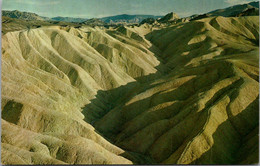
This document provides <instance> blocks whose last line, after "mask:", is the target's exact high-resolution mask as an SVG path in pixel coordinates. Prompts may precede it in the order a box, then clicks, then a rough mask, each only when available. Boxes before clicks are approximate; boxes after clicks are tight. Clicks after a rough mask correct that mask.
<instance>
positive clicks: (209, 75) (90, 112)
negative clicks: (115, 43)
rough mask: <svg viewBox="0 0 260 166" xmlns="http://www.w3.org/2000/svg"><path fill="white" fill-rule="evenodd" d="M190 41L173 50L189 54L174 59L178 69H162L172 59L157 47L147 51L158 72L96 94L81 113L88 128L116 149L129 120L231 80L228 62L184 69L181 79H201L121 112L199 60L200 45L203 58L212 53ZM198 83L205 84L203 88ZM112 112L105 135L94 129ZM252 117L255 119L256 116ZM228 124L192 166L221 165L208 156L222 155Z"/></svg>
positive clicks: (143, 156)
mask: <svg viewBox="0 0 260 166" xmlns="http://www.w3.org/2000/svg"><path fill="white" fill-rule="evenodd" d="M176 28H177V27H176ZM187 30H189V29H187ZM164 31H165V32H166V31H167V30H164ZM176 31H177V32H176V33H180V30H178V29H176ZM152 33H160V31H154V32H152ZM191 33H194V32H191ZM198 34H200V33H198ZM150 35H151V34H148V35H146V38H147V39H148V38H149V39H151V38H150ZM192 37H193V35H188V37H187V38H185V39H184V41H183V43H185V44H184V45H183V46H182V48H183V49H182V50H176V51H175V52H176V53H177V54H176V55H175V54H174V55H173V56H178V55H181V54H182V53H183V52H185V51H188V50H189V51H190V52H189V53H188V54H187V55H186V56H179V57H177V59H176V60H174V61H175V62H177V61H179V62H180V64H177V65H178V67H177V68H176V66H169V67H168V66H166V65H165V61H167V60H168V59H170V58H171V57H169V58H164V57H162V53H161V51H160V50H158V48H157V47H156V46H152V47H151V48H149V50H150V51H152V52H153V53H154V54H155V55H156V56H157V59H158V60H159V61H160V65H158V66H157V67H156V69H157V70H158V71H157V72H156V73H152V74H149V75H146V76H141V77H138V78H135V79H136V81H135V82H131V83H128V84H126V85H122V86H120V87H118V88H115V89H111V90H106V91H103V90H99V91H98V92H97V95H96V98H95V99H93V100H91V103H90V104H88V105H86V106H85V107H84V108H83V111H82V113H83V114H84V116H85V119H84V120H85V121H86V122H88V123H89V124H91V125H92V126H94V127H95V128H96V132H97V133H99V134H100V135H102V136H103V137H104V138H105V139H107V140H108V141H109V142H111V143H112V144H116V145H117V142H118V140H117V139H118V138H116V137H115V136H116V135H117V134H118V133H120V132H121V130H122V128H123V126H124V125H125V124H124V123H122V122H127V121H129V119H128V118H130V119H131V118H134V117H136V116H137V115H139V114H141V113H143V112H144V111H145V110H146V109H147V108H151V107H152V106H154V105H156V104H157V105H158V104H160V103H162V102H165V101H173V100H176V101H185V100H187V99H188V98H192V96H194V95H195V94H197V93H198V92H203V91H205V90H208V89H210V88H211V87H212V85H213V83H216V82H218V81H220V80H223V79H225V78H230V77H231V76H233V74H234V73H233V72H232V70H231V69H230V67H231V65H230V64H229V63H228V62H226V63H224V61H222V62H221V61H220V62H215V61H214V60H213V61H211V62H207V63H205V64H203V65H201V66H200V67H195V68H192V67H185V68H186V69H188V70H190V71H191V72H190V73H189V74H187V73H185V72H183V71H182V72H183V73H182V74H181V76H182V77H184V76H188V75H200V76H199V77H198V78H194V79H191V80H189V81H187V82H185V83H184V84H183V85H181V86H179V87H178V88H176V89H175V90H173V91H170V92H166V93H164V94H156V95H157V96H156V98H157V99H158V100H157V101H156V103H151V101H152V100H153V97H154V96H153V95H152V96H150V97H147V98H145V99H143V100H140V101H136V102H133V103H132V104H129V105H128V106H126V107H124V110H126V111H121V110H120V106H124V105H125V104H126V103H127V102H128V101H129V100H130V99H132V98H133V97H135V96H136V95H138V94H140V93H142V92H144V91H145V90H147V89H148V88H152V87H155V86H158V85H159V84H162V83H157V84H152V82H153V80H155V79H158V78H163V77H165V78H166V77H167V75H168V74H171V75H174V74H179V73H180V70H179V69H181V68H183V67H184V66H182V65H183V64H185V63H187V62H188V60H190V59H192V58H194V57H196V56H201V53H200V49H201V46H202V45H204V50H205V52H203V53H204V54H208V53H210V52H211V51H212V50H211V51H210V50H209V48H210V45H208V44H207V42H208V41H207V39H206V40H204V41H201V42H198V43H193V44H188V42H189V41H190V40H191V39H192ZM160 40H162V39H158V41H159V42H160ZM191 50H192V51H191ZM158 52H159V53H158ZM158 54H159V55H158ZM168 56H169V55H168ZM174 58H175V57H174ZM173 64H175V63H173ZM215 65H217V66H215ZM205 66H206V67H205ZM215 70H216V71H215ZM218 70H219V71H218ZM176 72H178V73H176ZM220 73H221V75H220ZM201 81H204V82H203V84H202V82H201ZM160 101H161V102H160ZM191 101H192V100H191ZM190 103H192V102H186V104H183V103H182V102H177V103H175V104H173V105H171V106H169V107H166V108H164V113H165V114H164V117H163V118H165V119H169V118H171V117H172V116H175V115H176V114H178V113H179V112H180V111H179V110H181V108H182V107H183V106H184V105H188V104H190ZM152 104H154V105H152ZM176 110H177V112H176ZM249 110H251V109H246V110H245V113H244V112H242V113H241V115H240V114H239V115H238V116H236V117H233V118H232V119H239V118H240V117H243V116H244V114H246V115H247V114H248V112H249V113H250V111H249ZM160 111H162V110H160ZM111 112H112V113H113V112H117V114H116V116H114V118H115V120H114V121H113V122H111V123H113V124H108V123H107V124H108V125H109V126H106V127H107V128H109V129H106V131H107V132H104V131H103V130H102V129H101V130H100V128H98V127H97V124H98V122H99V120H100V119H102V118H106V115H107V114H108V113H111ZM251 112H252V111H251ZM124 114H127V115H129V117H126V116H125V115H124ZM253 114H254V116H255V112H254V113H253ZM117 115H118V116H117ZM155 116H156V115H155ZM254 116H252V117H254ZM250 117H251V115H250ZM117 118H120V119H119V120H118V119H117ZM156 118H162V117H158V115H157V117H156ZM255 119H256V118H255ZM229 123H230V122H229V121H227V122H224V123H223V124H222V125H220V127H219V128H218V129H217V131H216V132H215V133H214V135H213V140H215V139H216V141H217V142H215V144H214V146H213V147H212V148H211V150H209V151H208V152H206V154H204V155H203V156H202V157H201V158H200V159H198V160H197V161H195V162H194V163H195V164H197V163H201V162H200V161H201V160H203V161H208V162H209V163H217V164H220V163H221V162H218V159H222V158H221V157H223V156H220V157H219V158H217V157H216V158H215V159H211V157H209V156H210V155H211V153H212V151H213V154H219V153H216V152H215V151H221V150H220V149H218V148H219V147H220V146H219V145H221V143H222V142H221V141H222V140H223V139H226V138H225V137H223V136H224V135H223V136H222V137H220V136H219V135H221V134H222V131H224V130H225V128H226V126H227V125H230V124H229ZM115 124H117V125H115ZM111 126H112V127H111ZM115 126H116V127H115ZM110 127H111V128H110ZM144 127H145V126H144ZM253 127H255V126H253ZM250 130H251V129H250ZM219 138H221V139H219ZM216 145H218V146H216ZM240 145H241V143H240V142H238V143H236V145H235V146H234V147H233V146H231V150H227V151H228V152H231V153H232V154H228V155H229V156H231V157H230V158H231V159H229V158H226V157H225V156H224V157H223V159H224V160H223V163H224V164H228V163H235V160H234V159H236V156H234V155H235V153H234V152H236V150H238V148H239V146H240ZM124 150H125V149H124ZM220 153H221V152H220ZM233 153H234V154H233ZM122 156H124V157H126V158H128V159H130V160H131V161H133V162H134V163H136V164H154V163H156V162H155V161H153V160H152V159H151V158H150V157H149V155H148V153H139V152H133V151H126V152H125V153H124V154H122ZM205 158H206V159H205ZM208 158H209V159H208ZM204 163H205V162H204Z"/></svg>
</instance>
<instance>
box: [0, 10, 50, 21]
mask: <svg viewBox="0 0 260 166" xmlns="http://www.w3.org/2000/svg"><path fill="white" fill-rule="evenodd" d="M2 16H6V17H10V18H17V19H22V20H40V21H43V20H46V19H48V18H47V17H41V16H39V15H37V14H35V13H30V12H20V11H18V10H13V11H6V10H3V11H2Z"/></svg>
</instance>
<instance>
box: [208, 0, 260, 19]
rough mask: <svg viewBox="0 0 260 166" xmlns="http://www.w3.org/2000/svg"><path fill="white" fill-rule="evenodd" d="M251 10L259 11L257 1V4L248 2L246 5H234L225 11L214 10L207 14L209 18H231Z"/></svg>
mask: <svg viewBox="0 0 260 166" xmlns="http://www.w3.org/2000/svg"><path fill="white" fill-rule="evenodd" d="M251 8H257V9H259V2H258V1H257V2H250V3H248V4H242V5H235V6H231V7H228V8H225V9H218V10H214V11H212V12H209V13H207V14H209V16H224V17H233V16H236V15H238V14H240V13H241V12H243V11H246V10H248V9H251Z"/></svg>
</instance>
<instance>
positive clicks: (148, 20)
mask: <svg viewBox="0 0 260 166" xmlns="http://www.w3.org/2000/svg"><path fill="white" fill-rule="evenodd" d="M155 21H156V19H154V18H146V19H144V20H143V21H142V22H141V23H140V24H145V23H147V24H153V23H154V22H155Z"/></svg>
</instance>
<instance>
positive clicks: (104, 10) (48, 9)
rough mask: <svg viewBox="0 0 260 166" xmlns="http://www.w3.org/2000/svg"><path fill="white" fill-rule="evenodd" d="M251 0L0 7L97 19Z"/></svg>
mask: <svg viewBox="0 0 260 166" xmlns="http://www.w3.org/2000/svg"><path fill="white" fill-rule="evenodd" d="M251 1H252V0H2V10H19V11H27V12H33V13H37V14H38V15H40V16H45V17H56V16H62V17H80V18H100V17H105V16H113V15H119V14H149V15H159V16H162V15H166V14H167V13H170V12H174V13H177V14H178V15H179V16H181V17H185V16H190V15H193V14H203V13H206V12H209V11H212V10H215V9H221V8H225V7H229V6H232V5H236V4H243V3H248V2H251Z"/></svg>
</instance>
